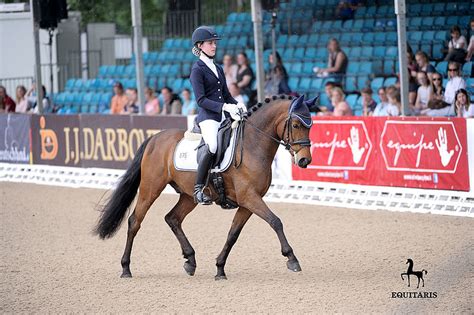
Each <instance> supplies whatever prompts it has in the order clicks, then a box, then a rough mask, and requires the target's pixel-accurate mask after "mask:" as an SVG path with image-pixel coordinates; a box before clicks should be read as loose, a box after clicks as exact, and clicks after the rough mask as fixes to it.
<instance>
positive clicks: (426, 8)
mask: <svg viewBox="0 0 474 315" xmlns="http://www.w3.org/2000/svg"><path fill="white" fill-rule="evenodd" d="M432 9H433V6H432V5H431V3H424V4H423V5H422V6H421V12H420V14H421V15H423V16H428V15H430V14H431V11H432Z"/></svg>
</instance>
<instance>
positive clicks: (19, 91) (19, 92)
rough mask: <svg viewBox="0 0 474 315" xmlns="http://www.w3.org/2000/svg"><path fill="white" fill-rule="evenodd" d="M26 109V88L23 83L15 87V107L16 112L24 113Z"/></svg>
mask: <svg viewBox="0 0 474 315" xmlns="http://www.w3.org/2000/svg"><path fill="white" fill-rule="evenodd" d="M27 111H28V99H27V98H26V88H25V87H24V86H23V85H19V86H17V87H16V108H15V112H17V113H26V112H27Z"/></svg>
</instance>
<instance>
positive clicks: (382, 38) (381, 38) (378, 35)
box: [373, 32, 387, 45]
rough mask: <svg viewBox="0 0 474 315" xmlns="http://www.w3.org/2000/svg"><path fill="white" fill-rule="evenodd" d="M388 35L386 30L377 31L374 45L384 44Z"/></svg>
mask: <svg viewBox="0 0 474 315" xmlns="http://www.w3.org/2000/svg"><path fill="white" fill-rule="evenodd" d="M386 36H387V35H386V33H384V32H377V33H375V36H374V39H373V43H374V45H384V44H385V38H386Z"/></svg>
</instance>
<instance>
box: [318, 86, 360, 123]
mask: <svg viewBox="0 0 474 315" xmlns="http://www.w3.org/2000/svg"><path fill="white" fill-rule="evenodd" d="M345 97H346V95H345V94H344V92H343V91H342V89H341V88H340V87H337V86H336V87H334V88H333V89H332V90H331V103H332V106H333V107H334V111H333V112H326V113H324V112H321V113H319V114H322V115H329V116H352V115H353V114H352V109H351V107H350V106H349V104H347V102H346V100H345Z"/></svg>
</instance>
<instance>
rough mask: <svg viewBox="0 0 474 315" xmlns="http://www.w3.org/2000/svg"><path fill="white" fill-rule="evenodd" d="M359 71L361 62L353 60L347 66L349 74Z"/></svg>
mask: <svg viewBox="0 0 474 315" xmlns="http://www.w3.org/2000/svg"><path fill="white" fill-rule="evenodd" d="M358 72H359V62H357V61H351V62H349V64H348V66H347V74H348V75H349V74H354V75H356V74H357V73H358Z"/></svg>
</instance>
